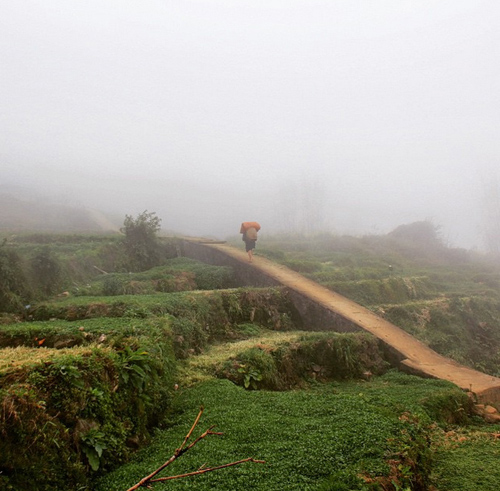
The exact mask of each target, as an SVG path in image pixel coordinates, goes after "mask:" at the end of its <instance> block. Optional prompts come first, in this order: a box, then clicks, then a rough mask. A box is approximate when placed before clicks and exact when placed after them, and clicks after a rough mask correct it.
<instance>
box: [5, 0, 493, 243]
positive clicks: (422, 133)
mask: <svg viewBox="0 0 500 491" xmlns="http://www.w3.org/2000/svg"><path fill="white" fill-rule="evenodd" d="M0 13H1V15H0V84H1V85H0V170H1V174H0V184H7V185H21V186H24V187H26V188H34V189H37V190H38V191H39V192H40V194H48V195H51V196H53V197H54V199H58V200H66V201H67V202H68V203H69V204H78V205H84V206H87V207H92V208H97V209H101V210H103V211H111V212H114V213H118V214H121V215H123V216H125V214H133V215H135V214H137V213H139V212H142V211H144V210H149V211H156V212H157V214H158V215H159V216H160V217H161V218H162V227H163V229H172V230H176V231H179V232H182V233H187V234H191V235H212V236H218V237H221V238H223V237H225V236H227V235H229V234H237V233H238V231H239V224H240V222H241V221H244V220H257V221H259V222H260V223H261V224H262V226H263V229H262V232H265V231H269V232H271V231H279V230H283V229H286V228H287V227H294V226H298V227H299V228H300V227H302V228H303V227H304V224H305V223H307V224H308V225H310V228H311V230H312V229H314V230H331V231H334V232H337V233H355V234H360V233H386V232H389V231H390V230H391V229H393V228H394V227H396V226H398V225H400V224H403V223H410V222H413V221H417V220H424V219H432V220H433V221H434V223H435V224H436V225H440V226H442V230H443V235H444V237H445V239H446V240H448V241H449V242H450V243H451V244H452V245H458V246H463V247H474V246H481V226H482V220H483V215H484V213H483V204H482V197H483V195H484V192H485V188H486V187H487V186H488V185H489V184H490V183H491V182H493V181H494V179H495V178H496V176H497V168H500V166H499V150H500V138H499V128H500V29H499V28H498V23H499V20H500V4H499V3H498V1H493V0H486V1H461V0H439V1H437V0H427V1H426V0H420V1H408V0H390V1H389V0H363V1H361V0H360V1H356V0H343V1H340V0H324V1H319V0H318V1H315V0H282V1H281V0H276V1H274V0H262V1H261V0H232V1H229V0H177V1H168V0H135V1H133V0H38V1H35V0H2V1H1V2H0Z"/></svg>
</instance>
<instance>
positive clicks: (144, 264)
mask: <svg viewBox="0 0 500 491" xmlns="http://www.w3.org/2000/svg"><path fill="white" fill-rule="evenodd" d="M160 224H161V219H160V218H159V217H157V216H156V213H155V212H151V213H150V212H148V211H147V210H146V211H143V212H142V213H140V214H139V215H137V217H136V218H133V217H132V216H131V215H126V216H125V221H124V222H123V227H122V228H121V229H120V230H121V232H122V233H123V234H125V237H124V240H123V241H124V245H125V250H126V251H127V254H128V265H129V267H130V269H131V270H132V271H144V270H146V269H149V268H152V267H153V266H157V265H158V263H159V261H160V250H159V241H158V237H157V235H158V232H159V231H160V228H161V227H160Z"/></svg>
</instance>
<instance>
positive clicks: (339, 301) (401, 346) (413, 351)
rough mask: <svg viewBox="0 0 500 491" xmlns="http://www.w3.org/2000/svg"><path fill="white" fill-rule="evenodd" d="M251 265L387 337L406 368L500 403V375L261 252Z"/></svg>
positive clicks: (225, 249)
mask: <svg viewBox="0 0 500 491" xmlns="http://www.w3.org/2000/svg"><path fill="white" fill-rule="evenodd" d="M190 240H193V241H194V240H196V241H197V242H198V243H199V244H200V245H201V244H203V246H205V247H209V248H213V249H216V250H218V251H220V252H222V253H224V254H226V255H228V256H230V257H232V258H233V259H236V260H237V261H239V262H242V263H248V256H247V254H246V253H245V252H244V251H243V250H239V249H236V248H234V247H231V246H229V245H227V244H225V243H222V242H216V241H203V240H198V239H190ZM251 266H252V267H253V268H256V269H258V270H260V271H261V272H262V273H263V274H265V275H267V276H269V277H272V278H273V279H274V280H276V281H277V282H279V283H280V284H282V285H284V286H286V287H287V288H290V289H291V290H294V291H296V292H298V293H300V294H301V295H304V296H307V297H308V298H309V299H310V300H312V301H314V302H316V303H318V304H320V305H322V306H323V307H324V308H326V309H329V310H331V311H332V312H335V313H336V314H338V315H340V316H342V317H343V318H345V319H347V320H349V321H351V322H353V323H354V324H356V325H357V326H359V327H360V328H362V329H364V330H366V331H368V332H370V333H372V334H373V335H374V336H376V337H377V338H379V339H381V340H382V341H384V342H385V343H386V344H387V345H389V346H391V347H392V349H394V350H396V351H397V352H398V353H399V354H400V355H401V357H402V358H403V361H402V362H401V364H402V365H403V366H402V368H407V369H408V370H409V371H412V372H414V373H418V374H421V375H423V376H429V377H434V378H438V379H442V380H448V381H450V382H452V383H454V384H456V385H457V386H459V387H460V388H462V389H463V390H467V391H472V392H474V393H475V394H476V396H477V398H478V400H479V401H482V402H488V403H494V404H497V405H498V404H500V378H497V377H493V376H490V375H487V374H485V373H482V372H479V371H477V370H473V369H471V368H468V367H465V366H463V365H460V364H459V363H457V362H455V361H453V360H450V359H449V358H446V357H444V356H442V355H440V354H438V353H436V352H435V351H433V350H432V349H430V348H429V347H428V346H426V345H425V344H423V343H422V342H420V341H419V340H417V339H416V338H414V337H413V336H411V335H410V334H408V333H407V332H405V331H403V330H402V329H401V328H399V327H397V326H395V325H394V324H391V323H390V322H388V321H386V320H384V319H383V318H382V317H380V316H378V315H376V314H374V313H373V312H371V311H370V310H368V309H367V308H365V307H362V306H361V305H359V304H357V303H356V302H353V301H352V300H349V299H348V298H346V297H343V296H342V295H339V294H337V293H335V292H333V291H331V290H328V289H327V288H325V287H323V286H321V285H319V284H318V283H316V282H314V281H312V280H309V279H308V278H305V277H304V276H302V275H300V274H299V273H296V272H295V271H292V270H290V269H289V268H287V267H286V266H282V265H280V264H277V263H273V262H272V261H269V260H267V259H265V258H263V257H258V256H257V257H255V258H254V261H253V263H252V264H251Z"/></svg>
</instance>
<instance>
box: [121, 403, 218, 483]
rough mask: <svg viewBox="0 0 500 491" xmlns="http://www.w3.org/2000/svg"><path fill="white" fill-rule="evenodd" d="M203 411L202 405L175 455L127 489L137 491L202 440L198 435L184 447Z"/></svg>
mask: <svg viewBox="0 0 500 491" xmlns="http://www.w3.org/2000/svg"><path fill="white" fill-rule="evenodd" d="M203 411H204V408H203V406H202V407H200V412H199V413H198V416H197V417H196V419H195V421H194V423H193V426H191V429H190V430H189V431H188V433H187V435H186V436H185V438H184V441H183V442H182V444H181V446H180V447H179V448H178V449H176V451H175V452H174V455H172V457H170V458H169V459H168V460H167V461H166V462H165V463H164V464H163V465H161V466H160V467H158V469H156V470H155V471H153V472H152V473H151V474H149V476H146V477H144V478H143V479H141V480H140V481H139V482H138V483H137V484H134V486H132V487H131V488H129V489H127V491H136V490H137V489H139V488H140V487H142V486H144V485H145V484H147V483H148V482H149V481H151V479H152V478H153V477H155V476H156V475H157V474H158V473H159V472H161V471H162V470H163V469H165V467H167V466H169V465H170V464H171V463H172V462H173V461H174V460H176V459H177V458H179V457H180V456H181V455H182V454H183V453H184V452H187V451H188V450H189V449H190V448H192V447H193V445H195V444H196V443H197V442H199V441H200V440H201V437H198V438H197V439H196V441H195V442H193V443H192V444H191V445H189V446H188V447H187V448H186V449H184V445H186V443H187V441H188V440H189V438H190V437H191V435H192V434H193V431H194V429H195V428H196V425H197V424H198V422H199V421H200V418H201V415H202V414H203ZM209 431H210V430H207V431H206V432H205V433H206V434H208V432H209ZM205 436H206V435H205ZM203 438H204V437H203Z"/></svg>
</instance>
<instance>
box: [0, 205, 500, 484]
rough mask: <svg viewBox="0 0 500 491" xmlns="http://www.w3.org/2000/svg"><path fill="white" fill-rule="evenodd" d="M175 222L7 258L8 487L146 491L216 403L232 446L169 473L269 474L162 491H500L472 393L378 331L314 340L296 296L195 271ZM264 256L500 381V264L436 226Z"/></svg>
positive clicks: (0, 374)
mask: <svg viewBox="0 0 500 491" xmlns="http://www.w3.org/2000/svg"><path fill="white" fill-rule="evenodd" d="M159 223H160V222H159V219H157V218H156V217H155V215H154V214H150V213H147V212H144V213H143V214H142V215H139V216H138V217H137V219H134V218H132V217H127V218H126V222H125V224H124V225H125V229H126V228H127V227H128V228H129V230H130V234H129V237H128V238H127V239H125V237H126V234H125V235H124V236H119V235H117V236H77V235H64V236H63V235H61V236H55V235H40V234H39V235H24V236H18V237H9V238H8V240H6V241H4V242H3V245H2V246H0V302H1V304H0V488H1V489H6V490H15V491H24V490H28V489H37V490H42V491H54V490H59V489H79V490H80V491H86V490H90V489H92V490H95V491H101V490H102V491H104V490H106V491H108V490H111V491H112V490H120V491H122V490H124V489H128V487H130V486H132V485H133V484H135V483H137V482H138V481H139V480H140V479H141V478H143V477H144V476H146V475H147V474H148V473H150V472H152V471H153V470H154V469H156V468H157V467H158V466H160V465H161V464H162V463H164V462H165V461H166V460H167V459H168V458H169V457H170V456H171V455H172V454H173V452H174V450H175V449H176V448H177V447H178V446H179V444H180V443H181V442H182V440H183V439H184V436H185V435H186V433H187V430H188V429H189V427H190V426H191V424H192V422H193V418H194V417H195V415H196V414H197V412H198V410H199V407H200V405H203V406H204V407H205V412H204V415H203V418H202V421H201V423H200V425H199V430H200V432H201V431H203V430H204V429H206V428H208V427H209V426H211V425H216V428H215V430H216V431H221V432H223V433H224V435H223V436H211V437H210V438H207V439H204V440H203V441H202V442H200V443H199V444H198V445H197V446H196V447H195V448H193V449H192V450H190V451H189V452H188V453H186V454H185V455H183V456H182V458H180V459H179V460H178V461H176V462H175V463H174V464H173V465H172V467H170V466H169V468H168V474H170V475H171V474H177V473H183V472H189V471H193V470H196V469H198V468H199V467H200V466H202V465H204V464H205V463H207V465H209V466H212V465H218V464H224V463H228V462H233V461H235V460H238V459H244V458H247V457H255V458H257V459H263V460H265V461H266V464H264V465H260V464H258V465H256V464H250V463H245V464H242V465H241V466H236V467H232V468H229V469H223V470H220V471H217V472H211V473H207V474H204V475H203V476H199V477H194V478H187V479H178V480H174V481H169V482H168V485H167V484H155V486H154V488H153V489H158V490H160V491H161V490H162V489H195V490H196V489H200V490H201V489H209V488H216V489H243V488H249V489H265V490H268V489H269V490H273V489H276V490H277V489H280V490H282V489H297V490H298V489H311V490H313V489H314V490H318V491H327V490H345V491H346V490H390V491H396V490H405V491H407V490H425V489H432V488H431V486H434V487H435V488H436V489H439V490H444V491H448V490H449V491H472V490H474V491H475V490H477V489H481V490H485V491H490V490H491V491H493V490H496V488H497V487H498V485H497V483H498V482H499V480H500V470H498V466H497V465H496V460H497V459H498V455H499V452H500V448H499V445H500V439H499V438H498V435H499V434H500V425H486V424H485V423H484V422H483V421H482V420H481V419H479V418H478V416H475V415H474V412H473V405H472V401H471V399H470V398H469V397H468V396H467V394H465V393H464V392H462V391H460V390H459V389H457V388H456V387H455V386H453V385H452V384H449V383H446V382H442V381H436V380H423V379H420V378H417V377H412V376H409V375H404V374H402V373H399V372H397V371H394V370H392V369H390V366H389V363H388V361H387V360H386V358H385V354H384V351H383V350H381V349H380V346H379V343H378V341H377V340H376V339H374V338H373V337H372V336H370V335H367V334H363V333H352V334H337V333H327V332H316V333H314V332H308V333H306V332H301V331H297V330H296V329H297V325H296V323H295V320H296V319H295V317H294V315H295V314H294V308H293V305H292V304H291V302H290V299H289V296H288V294H287V291H286V290H284V289H281V288H241V287H240V288H238V287H239V286H240V285H237V284H235V283H234V274H233V270H232V269H231V268H227V267H215V266H209V265H206V264H201V263H199V262H197V261H194V260H190V259H187V258H181V257H177V255H178V251H179V250H181V248H179V247H178V243H177V241H176V240H175V239H167V238H160V237H157V232H158V229H159ZM124 232H125V230H124ZM150 239H151V240H150ZM134 244H135V246H137V247H135V246H134ZM259 245H260V246H259V250H258V254H264V255H266V256H267V257H269V258H271V259H272V260H274V261H279V262H282V263H284V264H287V265H288V266H289V267H291V268H293V269H295V270H297V271H300V272H301V273H302V274H304V275H305V276H307V277H309V278H312V279H314V280H315V281H317V282H319V283H322V284H323V285H326V286H327V287H329V288H332V289H334V290H336V291H338V292H340V293H343V294H344V295H346V296H348V297H350V298H352V299H354V300H357V301H358V302H360V303H362V304H364V305H365V306H367V307H368V308H370V309H372V310H373V311H374V312H376V313H378V314H379V315H382V316H384V317H385V318H387V319H389V320H391V321H392V322H394V323H395V324H397V325H399V326H401V327H402V328H404V329H406V330H407V331H409V332H410V333H412V334H413V335H415V336H417V337H419V338H420V339H422V340H423V341H424V342H425V343H427V344H428V345H430V346H431V347H433V348H434V349H436V350H438V351H441V352H442V353H444V354H447V355H448V356H452V357H454V358H455V359H457V360H458V361H460V362H462V363H465V364H469V365H471V366H474V367H476V368H479V369H481V370H484V371H487V372H489V373H492V374H498V373H499V370H500V368H499V367H500V358H499V356H500V355H499V353H500V350H499V347H500V332H499V331H500V329H499V327H498V326H499V322H500V314H499V312H500V292H499V286H500V266H499V265H498V263H496V262H494V261H492V260H490V259H489V258H485V257H482V256H479V255H477V254H474V253H472V252H467V251H461V250H455V249H450V248H448V247H445V246H444V245H443V244H442V242H441V240H440V239H439V235H438V231H437V229H436V228H435V227H432V226H430V225H429V224H428V223H425V222H424V223H421V222H418V223H417V224H411V225H410V226H404V227H400V228H398V229H396V230H395V231H394V232H393V233H392V234H389V235H388V236H383V237H382V236H379V237H363V238H354V237H337V236H331V235H322V236H317V237H303V238H301V237H298V238H294V240H293V241H290V239H289V238H280V237H271V238H269V237H261V238H260V239H259ZM237 246H238V247H241V245H240V241H239V242H238V243H237ZM149 261H150V262H149ZM63 291H64V292H66V293H65V294H64V295H58V293H61V292H63ZM28 304H30V305H28ZM457 468H459V471H457Z"/></svg>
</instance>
